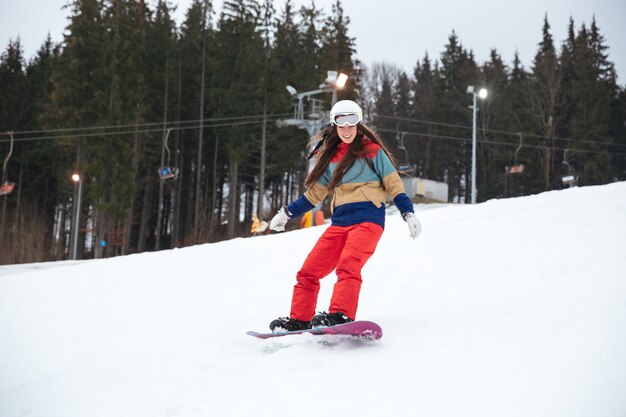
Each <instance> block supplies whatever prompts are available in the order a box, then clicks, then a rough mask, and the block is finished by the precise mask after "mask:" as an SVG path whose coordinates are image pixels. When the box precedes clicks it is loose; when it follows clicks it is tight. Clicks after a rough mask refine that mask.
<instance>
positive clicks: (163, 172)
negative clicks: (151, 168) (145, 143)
mask: <svg viewBox="0 0 626 417" xmlns="http://www.w3.org/2000/svg"><path fill="white" fill-rule="evenodd" d="M159 178H160V179H161V181H167V180H175V179H176V178H178V168H174V167H171V166H167V165H166V166H162V167H160V168H159Z"/></svg>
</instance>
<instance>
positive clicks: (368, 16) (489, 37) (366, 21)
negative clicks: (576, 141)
mask: <svg viewBox="0 0 626 417" xmlns="http://www.w3.org/2000/svg"><path fill="white" fill-rule="evenodd" d="M334 2H335V0H317V1H315V4H317V5H318V7H319V8H321V9H323V10H325V11H326V13H327V14H330V12H331V5H332V4H333V3H334ZM66 3H67V1H66V0H0V47H1V48H2V51H4V50H5V49H6V46H7V44H8V42H9V39H14V40H15V39H16V38H17V37H18V36H19V37H20V39H21V41H22V46H23V48H24V52H25V56H26V58H27V59H30V58H31V57H32V56H33V55H34V53H35V52H36V51H37V49H39V47H40V46H41V44H42V43H43V41H44V39H45V38H46V36H47V34H48V33H50V35H51V36H52V39H53V41H57V42H58V41H61V40H62V39H63V31H64V28H65V26H66V25H67V16H68V14H69V11H68V10H67V9H62V6H63V5H64V4H66ZM149 3H150V4H152V5H154V4H155V3H156V0H149ZM171 3H172V4H178V11H177V12H176V17H177V20H178V21H179V23H180V21H181V20H182V19H183V17H184V13H185V12H186V10H187V9H188V7H189V4H190V3H191V0H182V1H172V2H171ZM213 4H214V8H215V9H216V10H217V11H218V12H219V11H221V8H222V6H221V5H222V1H214V2H213ZM283 4H284V1H282V0H279V1H275V7H276V9H277V10H281V9H282V7H283ZM295 4H296V5H301V4H307V5H308V4H310V0H304V1H302V0H296V1H295ZM342 4H343V8H344V11H345V14H346V15H347V16H349V18H350V25H349V26H348V30H349V32H348V33H349V35H350V36H351V37H354V38H356V49H357V58H359V59H360V60H361V61H362V62H364V63H365V64H367V65H370V64H371V63H373V62H380V61H385V62H387V63H390V64H396V65H398V66H399V67H400V68H402V69H404V70H405V71H407V72H409V73H412V71H413V68H414V67H415V64H416V62H417V60H418V59H419V60H422V58H423V57H424V54H425V53H426V51H428V53H429V55H430V57H431V58H433V59H437V58H439V56H440V54H441V52H442V51H443V50H444V47H445V45H446V43H447V42H448V37H449V36H450V34H451V33H452V31H453V30H454V31H455V32H456V34H457V35H458V37H459V39H460V41H461V43H462V44H463V46H464V47H465V48H467V49H471V50H472V51H473V52H474V55H475V57H476V60H477V62H478V63H479V64H482V63H483V62H484V61H486V60H488V58H489V53H490V50H491V49H492V48H496V49H497V50H498V52H499V53H500V55H501V56H502V58H503V60H504V61H505V62H506V63H508V64H510V63H511V62H512V60H513V56H514V53H515V51H516V50H517V51H519V53H520V58H521V60H522V63H523V64H524V66H525V67H526V68H529V67H530V64H531V62H532V58H533V56H534V55H535V53H536V51H537V44H538V43H539V42H540V41H541V28H542V25H543V18H544V15H545V14H546V13H547V15H548V21H549V22H550V25H551V27H552V31H551V32H552V36H553V38H554V40H555V43H556V44H557V46H559V47H560V45H561V43H562V42H563V40H564V39H565V38H566V36H567V26H568V22H569V18H570V16H571V17H573V18H574V23H575V26H576V28H577V29H578V28H580V26H581V24H583V23H585V24H586V25H587V27H588V26H589V25H590V23H591V20H592V17H593V16H594V15H595V17H596V22H597V24H598V26H599V28H600V31H601V33H602V34H603V35H604V36H605V39H606V44H607V45H608V46H609V59H610V60H611V61H613V62H614V63H615V65H616V68H617V73H618V76H619V82H620V83H621V84H624V80H626V24H625V23H624V19H625V18H626V0H516V1H510V0H500V1H496V0H472V1H467V0H431V1H423V0H343V1H342ZM296 52H297V51H294V53H296Z"/></svg>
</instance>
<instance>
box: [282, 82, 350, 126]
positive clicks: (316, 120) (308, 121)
mask: <svg viewBox="0 0 626 417" xmlns="http://www.w3.org/2000/svg"><path fill="white" fill-rule="evenodd" d="M346 81H348V76H347V75H346V74H343V73H337V71H327V73H326V80H325V81H324V82H323V83H322V84H320V86H319V88H318V89H317V90H311V91H305V92H303V93H298V91H297V90H296V89H295V88H294V87H292V86H290V85H288V86H287V91H289V94H291V95H292V96H293V97H294V98H295V99H296V100H297V102H296V104H295V105H294V111H293V117H292V118H290V119H279V120H277V121H276V125H277V126H278V127H285V126H296V127H298V128H299V129H304V130H306V131H307V133H308V134H309V137H312V136H313V135H315V134H316V133H317V132H319V131H320V130H322V128H323V127H324V126H325V125H326V124H328V122H329V121H328V118H327V116H326V112H325V111H324V110H323V101H322V100H320V99H315V98H313V96H316V95H318V94H324V93H332V102H331V105H334V104H335V103H336V102H337V90H341V89H342V88H343V87H344V86H345V85H346ZM305 100H306V101H307V102H309V103H310V105H309V112H308V113H307V115H306V117H305V114H304V101H305Z"/></svg>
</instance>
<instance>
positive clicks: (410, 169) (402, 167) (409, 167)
mask: <svg viewBox="0 0 626 417" xmlns="http://www.w3.org/2000/svg"><path fill="white" fill-rule="evenodd" d="M405 134H406V132H402V137H401V138H400V144H399V145H398V150H400V151H404V160H403V161H399V162H398V166H397V170H398V173H400V174H404V175H409V176H413V175H415V171H416V170H417V165H415V164H412V163H410V162H409V152H408V151H407V150H406V147H405V146H404V135H405Z"/></svg>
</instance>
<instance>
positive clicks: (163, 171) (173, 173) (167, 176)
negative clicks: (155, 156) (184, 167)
mask: <svg viewBox="0 0 626 417" xmlns="http://www.w3.org/2000/svg"><path fill="white" fill-rule="evenodd" d="M171 131H172V129H167V132H166V135H165V136H164V137H163V150H164V151H165V152H167V162H166V164H165V165H163V166H162V167H160V168H159V178H160V179H161V181H167V180H175V179H176V178H178V168H175V167H172V166H170V158H171V153H170V148H169V147H168V146H167V140H168V138H169V137H170V132H171ZM161 163H163V161H162V160H161Z"/></svg>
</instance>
